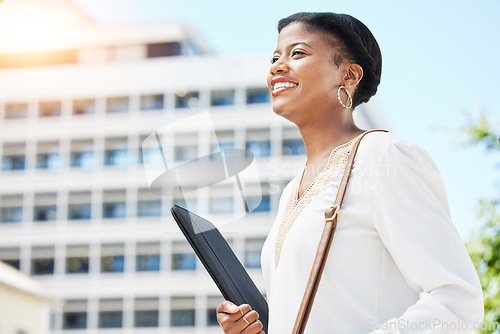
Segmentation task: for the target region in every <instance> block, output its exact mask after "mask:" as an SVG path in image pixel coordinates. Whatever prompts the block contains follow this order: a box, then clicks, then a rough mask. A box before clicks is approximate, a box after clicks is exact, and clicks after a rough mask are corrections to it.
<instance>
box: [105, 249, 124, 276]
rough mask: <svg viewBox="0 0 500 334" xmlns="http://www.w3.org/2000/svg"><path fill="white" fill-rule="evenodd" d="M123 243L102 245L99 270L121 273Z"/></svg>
mask: <svg viewBox="0 0 500 334" xmlns="http://www.w3.org/2000/svg"><path fill="white" fill-rule="evenodd" d="M123 254H124V248H123V244H110V245H103V246H102V248H101V272H102V273H122V272H123V271H124V269H125V257H124V256H123Z"/></svg>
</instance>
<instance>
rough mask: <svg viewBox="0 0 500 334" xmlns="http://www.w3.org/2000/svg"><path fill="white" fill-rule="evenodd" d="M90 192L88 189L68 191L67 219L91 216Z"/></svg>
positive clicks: (88, 217)
mask: <svg viewBox="0 0 500 334" xmlns="http://www.w3.org/2000/svg"><path fill="white" fill-rule="evenodd" d="M90 203H91V194H90V192H89V191H81V192H80V191H75V192H70V193H69V196H68V219H69V220H78V219H90V218H91V216H92V205H91V204H90Z"/></svg>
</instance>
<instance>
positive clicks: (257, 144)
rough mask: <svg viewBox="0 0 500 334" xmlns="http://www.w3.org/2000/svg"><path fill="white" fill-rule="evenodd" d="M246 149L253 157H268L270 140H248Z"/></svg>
mask: <svg viewBox="0 0 500 334" xmlns="http://www.w3.org/2000/svg"><path fill="white" fill-rule="evenodd" d="M246 149H247V150H248V151H250V152H252V153H253V155H254V156H255V157H268V156H270V155H271V142H270V141H269V140H265V141H249V142H247V145H246Z"/></svg>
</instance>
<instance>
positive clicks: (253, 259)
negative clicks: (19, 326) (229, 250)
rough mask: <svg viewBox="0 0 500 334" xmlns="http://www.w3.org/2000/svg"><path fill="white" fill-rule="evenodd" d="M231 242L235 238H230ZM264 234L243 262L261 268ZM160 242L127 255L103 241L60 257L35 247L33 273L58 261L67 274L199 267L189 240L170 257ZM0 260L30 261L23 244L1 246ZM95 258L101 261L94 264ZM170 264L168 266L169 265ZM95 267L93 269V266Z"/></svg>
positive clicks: (249, 245) (249, 243)
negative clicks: (95, 249) (93, 252)
mask: <svg viewBox="0 0 500 334" xmlns="http://www.w3.org/2000/svg"><path fill="white" fill-rule="evenodd" d="M228 242H229V243H231V241H230V240H229V241H228ZM263 243H264V239H263V238H253V239H246V240H245V241H244V244H245V253H244V258H243V261H242V263H243V264H244V265H245V267H247V268H260V254H261V249H262V245H263ZM160 248H161V245H160V243H159V242H149V243H137V244H136V245H135V255H130V256H125V245H124V244H103V245H101V246H100V255H98V256H96V257H90V256H89V254H90V247H89V245H68V246H66V249H65V252H66V257H65V258H64V259H59V258H58V257H56V256H55V249H54V247H33V248H32V249H31V258H30V259H27V260H26V261H28V262H29V270H28V271H29V273H30V274H31V275H53V274H54V273H55V268H56V262H57V261H63V263H61V264H60V265H63V267H64V273H65V274H69V275H71V274H89V273H93V272H94V271H98V272H101V273H123V272H125V271H135V272H154V271H164V270H171V271H179V270H195V269H196V267H197V265H196V263H197V260H196V255H195V254H194V253H193V251H192V250H191V248H190V247H189V245H188V244H187V243H186V242H183V241H182V242H181V241H174V242H172V249H171V253H170V254H169V255H168V256H167V258H165V259H162V257H164V256H165V255H164V254H162V252H161V249H160ZM0 260H1V261H3V262H5V263H7V264H9V265H11V266H12V267H14V268H17V269H24V270H26V267H27V265H28V263H24V264H21V260H20V249H19V248H0ZM23 261H24V260H23ZM93 261H97V263H96V264H97V266H96V264H93ZM127 261H131V264H130V268H129V269H126V268H127V267H126V265H127V264H126V262H127ZM165 266H167V267H165ZM91 268H93V269H91Z"/></svg>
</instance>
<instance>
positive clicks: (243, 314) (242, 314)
mask: <svg viewBox="0 0 500 334" xmlns="http://www.w3.org/2000/svg"><path fill="white" fill-rule="evenodd" d="M240 312H241V316H242V317H244V316H245V313H243V310H242V309H240Z"/></svg>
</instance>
